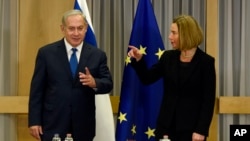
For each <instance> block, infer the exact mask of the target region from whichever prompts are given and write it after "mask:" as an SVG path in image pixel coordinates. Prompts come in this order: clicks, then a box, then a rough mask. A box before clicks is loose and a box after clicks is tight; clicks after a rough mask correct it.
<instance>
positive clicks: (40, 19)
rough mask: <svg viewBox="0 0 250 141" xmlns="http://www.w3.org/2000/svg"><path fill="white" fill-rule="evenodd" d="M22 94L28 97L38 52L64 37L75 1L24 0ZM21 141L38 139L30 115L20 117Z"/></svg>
mask: <svg viewBox="0 0 250 141" xmlns="http://www.w3.org/2000/svg"><path fill="white" fill-rule="evenodd" d="M19 4H20V7H19V10H20V11H19V14H20V15H19V16H20V18H19V23H20V24H19V50H18V60H19V62H18V95H21V96H23V95H28V94H29V88H30V80H31V77H32V73H33V69H34V62H35V57H36V53H37V49H38V48H39V47H41V46H43V45H45V44H47V43H49V42H52V41H55V40H58V39H60V38H62V34H61V32H60V23H61V16H62V14H63V13H64V12H65V11H67V10H69V9H72V8H73V7H74V0H20V3H19ZM17 127H18V141H32V140H34V139H33V138H31V136H30V135H29V130H28V125H27V115H20V116H18V126H17Z"/></svg>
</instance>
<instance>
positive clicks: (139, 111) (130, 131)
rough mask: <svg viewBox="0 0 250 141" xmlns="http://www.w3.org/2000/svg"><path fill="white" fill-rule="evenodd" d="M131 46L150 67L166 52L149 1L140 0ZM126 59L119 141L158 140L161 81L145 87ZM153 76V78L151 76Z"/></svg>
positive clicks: (117, 128)
mask: <svg viewBox="0 0 250 141" xmlns="http://www.w3.org/2000/svg"><path fill="white" fill-rule="evenodd" d="M129 45H133V46H136V47H137V48H139V49H140V51H141V53H143V54H144V58H145V60H146V62H147V65H148V67H151V66H152V65H153V64H155V63H156V62H157V61H158V60H159V59H160V56H161V55H162V53H163V52H164V45H163V41H162V38H161V35H160V31H159V28H158V25H157V21H156V18H155V15H154V11H153V7H152V4H151V1H150V0H139V3H138V6H137V11H136V15H135V18H134V23H133V28H132V33H131V37H130V41H129ZM130 63H131V58H129V57H128V56H127V58H126V59H125V67H124V72H123V81H122V86H121V87H122V88H121V95H120V105H119V113H118V117H117V126H116V141H135V140H136V141H155V133H154V132H155V128H156V120H157V117H158V112H159V109H160V104H161V98H162V94H163V81H162V79H161V80H159V81H157V82H155V83H153V84H150V85H147V86H146V85H143V84H142V83H141V82H140V80H139V78H138V77H137V75H136V72H135V71H134V69H133V68H132V66H131V64H130ZM149 77H150V76H149Z"/></svg>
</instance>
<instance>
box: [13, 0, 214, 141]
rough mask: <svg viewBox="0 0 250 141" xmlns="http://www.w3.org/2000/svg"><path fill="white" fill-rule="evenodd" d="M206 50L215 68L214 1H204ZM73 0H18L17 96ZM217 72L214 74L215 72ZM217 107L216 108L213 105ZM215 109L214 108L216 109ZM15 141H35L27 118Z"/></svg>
mask: <svg viewBox="0 0 250 141" xmlns="http://www.w3.org/2000/svg"><path fill="white" fill-rule="evenodd" d="M207 1H208V2H207V10H208V11H207V13H208V15H207V35H206V37H207V51H208V53H209V54H211V55H212V56H214V57H216V58H217V59H216V66H218V55H217V54H218V49H217V48H218V47H217V36H218V35H215V34H216V33H217V32H214V31H218V29H217V28H218V27H217V26H218V25H217V20H218V19H217V16H218V14H217V13H218V12H217V0H207ZM73 4H74V0H63V1H62V0H38V1H37V0H21V1H20V9H19V10H20V12H19V13H20V18H19V23H20V24H19V50H18V60H19V63H18V95H20V96H27V95H28V94H29V88H30V80H31V77H32V73H33V69H34V62H35V57H36V53H37V49H38V48H39V47H41V46H43V45H45V44H47V43H50V42H53V41H55V40H58V39H60V38H61V37H62V34H61V32H60V27H59V25H60V22H61V16H62V14H63V12H65V11H67V10H69V9H72V8H73ZM217 72H218V71H217ZM217 84H218V83H217ZM217 106H218V105H217ZM216 109H217V108H216ZM215 112H216V116H215V117H214V119H213V123H212V127H211V129H212V130H210V138H209V141H216V140H217V134H218V130H217V125H218V123H217V120H218V114H217V110H215ZM17 121H18V125H17V127H18V131H17V132H18V141H35V140H34V139H33V138H32V137H31V136H30V135H29V130H28V125H27V115H25V114H24V115H19V116H18V120H17Z"/></svg>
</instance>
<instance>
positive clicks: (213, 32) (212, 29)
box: [206, 0, 219, 141]
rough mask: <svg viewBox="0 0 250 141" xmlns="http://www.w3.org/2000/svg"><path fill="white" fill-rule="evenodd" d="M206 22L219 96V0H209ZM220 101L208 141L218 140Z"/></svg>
mask: <svg viewBox="0 0 250 141" xmlns="http://www.w3.org/2000/svg"><path fill="white" fill-rule="evenodd" d="M206 13H207V14H206V15H207V21H206V25H207V27H206V52H207V53H208V54H210V55H212V56H213V57H214V58H215V69H216V76H217V77H216V84H217V85H216V88H217V89H216V95H217V97H218V94H219V79H218V78H219V77H218V76H219V75H218V74H219V73H218V72H219V70H218V69H219V67H218V66H219V56H218V36H219V35H218V32H217V31H218V30H219V29H218V26H219V25H218V16H219V12H218V0H207V11H206ZM218 117H219V115H218V101H216V103H215V109H214V116H213V120H212V123H211V127H210V131H209V138H208V141H217V140H218V135H219V134H218V133H219V131H218Z"/></svg>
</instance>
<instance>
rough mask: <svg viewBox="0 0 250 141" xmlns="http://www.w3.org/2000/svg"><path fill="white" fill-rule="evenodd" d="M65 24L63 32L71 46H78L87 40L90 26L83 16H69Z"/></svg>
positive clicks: (62, 27)
mask: <svg viewBox="0 0 250 141" xmlns="http://www.w3.org/2000/svg"><path fill="white" fill-rule="evenodd" d="M65 23H66V25H61V30H62V32H63V34H64V36H65V38H66V40H67V41H68V42H69V44H70V45H71V46H73V47H76V46H78V45H79V44H81V42H82V41H83V40H84V38H85V35H86V32H87V26H88V25H87V23H86V22H85V21H84V19H83V17H82V16H81V15H72V16H69V17H68V18H67V19H66V21H65Z"/></svg>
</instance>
